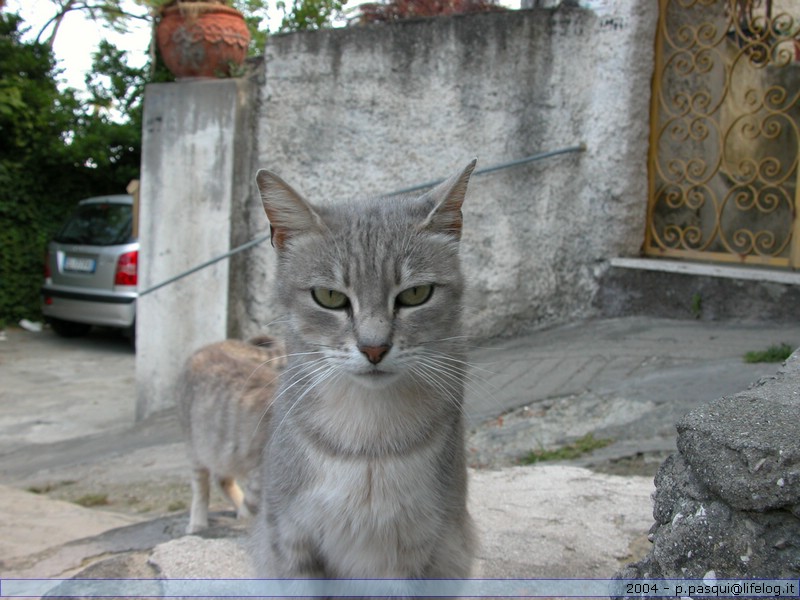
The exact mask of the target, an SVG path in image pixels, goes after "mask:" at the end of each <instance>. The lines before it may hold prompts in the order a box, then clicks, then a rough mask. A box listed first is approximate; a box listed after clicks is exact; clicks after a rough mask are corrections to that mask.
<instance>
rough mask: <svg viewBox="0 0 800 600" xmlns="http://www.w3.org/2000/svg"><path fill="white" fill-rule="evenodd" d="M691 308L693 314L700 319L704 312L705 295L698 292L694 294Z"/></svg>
mask: <svg viewBox="0 0 800 600" xmlns="http://www.w3.org/2000/svg"><path fill="white" fill-rule="evenodd" d="M689 310H690V311H691V313H692V316H693V317H694V318H695V319H699V318H700V317H701V316H702V314H703V297H702V296H701V295H700V294H698V293H695V294H692V302H691V304H690V306H689Z"/></svg>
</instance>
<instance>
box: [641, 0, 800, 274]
mask: <svg viewBox="0 0 800 600" xmlns="http://www.w3.org/2000/svg"><path fill="white" fill-rule="evenodd" d="M659 10H660V14H659V26H658V33H657V39H656V73H655V77H654V83H653V100H652V110H651V122H652V124H651V144H650V146H651V149H650V195H649V203H648V223H647V234H646V241H645V252H646V253H647V254H649V255H655V256H673V257H682V258H691V259H701V260H717V261H725V262H743V263H754V264H766V265H772V266H780V267H795V268H796V267H800V219H798V217H797V215H798V208H799V207H800V195H799V194H800V192H799V191H798V174H799V173H800V168H798V167H799V163H800V158H799V157H800V1H797V0H659Z"/></svg>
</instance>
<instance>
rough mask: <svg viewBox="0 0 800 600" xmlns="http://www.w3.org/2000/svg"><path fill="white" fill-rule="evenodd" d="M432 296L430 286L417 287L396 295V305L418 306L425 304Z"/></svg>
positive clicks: (431, 287)
mask: <svg viewBox="0 0 800 600" xmlns="http://www.w3.org/2000/svg"><path fill="white" fill-rule="evenodd" d="M431 294H433V286H432V285H418V286H415V287H410V288H408V289H407V290H403V291H402V292H400V293H399V294H397V304H398V305H400V306H419V305H420V304H425V303H426V302H427V301H428V300H429V299H430V297H431Z"/></svg>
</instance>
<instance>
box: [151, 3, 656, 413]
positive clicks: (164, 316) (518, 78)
mask: <svg viewBox="0 0 800 600" xmlns="http://www.w3.org/2000/svg"><path fill="white" fill-rule="evenodd" d="M656 18H657V7H656V6H655V4H654V3H653V2H651V1H650V0H633V1H629V0H608V1H607V2H605V4H604V11H603V13H602V14H598V13H596V12H594V11H592V10H586V9H579V8H568V7H564V6H562V7H560V8H557V9H552V10H544V9H538V10H529V11H515V12H508V13H493V14H483V15H472V16H461V17H451V18H437V19H426V20H420V21H413V22H405V23H399V24H396V25H392V26H374V27H363V28H352V29H339V30H329V31H322V32H314V33H303V34H292V35H285V36H272V37H271V38H270V40H269V42H268V45H267V48H266V57H265V61H264V63H263V65H262V66H261V68H260V70H259V72H258V73H257V74H256V76H254V77H252V78H250V79H247V80H239V81H195V82H181V83H175V84H166V85H156V86H151V87H150V88H149V89H148V90H147V94H146V103H145V126H144V140H143V165H142V217H141V232H142V233H141V235H142V238H141V239H142V243H143V249H142V255H141V267H140V268H141V274H140V288H141V289H144V288H146V287H148V286H150V285H152V284H154V283H157V282H159V281H161V280H163V279H166V278H168V277H170V276H172V275H174V274H176V273H179V272H181V271H183V270H184V269H187V268H189V267H192V266H194V265H196V264H198V263H200V262H203V261H204V260H207V259H209V258H211V257H213V256H215V255H218V254H222V253H224V252H226V251H227V250H228V249H229V248H231V247H233V246H236V245H238V244H240V243H243V242H245V241H248V240H250V239H253V238H254V237H256V236H259V235H263V234H264V233H265V232H266V231H267V227H268V224H267V220H266V217H265V216H264V213H263V210H262V208H261V202H260V200H259V198H258V194H257V190H256V188H255V185H254V183H253V181H254V176H255V172H256V170H257V169H258V168H260V167H267V168H270V169H272V170H275V171H277V172H278V173H280V174H281V175H282V176H283V177H284V178H285V179H287V180H288V181H289V182H290V183H292V184H293V185H295V187H297V188H298V190H300V191H301V192H302V193H304V194H305V195H306V196H307V197H308V198H309V199H311V200H312V201H315V202H322V203H324V202H335V201H336V200H337V199H341V198H344V197H350V196H360V195H379V194H382V193H387V192H390V191H393V190H396V189H398V188H402V187H405V186H408V185H413V184H417V183H421V182H424V181H429V180H432V179H437V178H441V177H445V176H448V175H449V174H451V173H452V172H453V171H455V170H456V169H460V168H461V167H463V165H464V164H466V162H467V161H468V160H470V159H471V158H472V157H474V156H476V155H477V156H478V157H479V160H480V163H479V166H489V165H492V164H496V163H500V162H505V161H508V160H513V159H517V158H521V157H523V156H527V155H530V154H533V153H536V152H540V151H543V150H552V149H556V148H561V147H565V146H573V145H576V144H577V143H579V142H584V143H585V144H586V147H587V151H586V152H584V153H581V154H573V155H566V156H561V157H558V158H554V159H550V160H547V161H545V162H540V163H536V164H533V165H528V166H525V167H521V168H515V169H512V170H507V171H503V172H499V173H495V174H492V175H488V176H485V177H477V178H475V179H474V180H473V183H472V184H471V190H470V193H469V197H468V199H467V203H466V206H465V230H464V237H463V244H462V249H463V258H464V260H463V263H464V269H465V272H466V277H467V281H468V283H469V288H468V293H467V298H466V302H467V310H466V313H465V315H466V317H465V318H466V322H467V327H468V331H469V333H470V334H471V335H473V336H476V337H489V336H495V335H504V334H513V333H517V332H520V331H523V330H526V329H532V328H534V327H536V326H540V325H543V324H549V323H554V322H558V321H564V320H567V319H571V318H576V317H580V316H584V315H586V314H589V313H590V312H591V311H592V310H593V309H592V297H593V296H594V295H595V294H596V292H597V289H598V280H599V278H600V277H601V275H602V274H603V272H604V271H605V270H606V268H607V262H608V260H609V259H611V258H613V257H616V256H629V255H634V254H636V253H637V251H638V248H639V246H640V244H641V241H642V235H643V234H642V232H643V231H644V217H645V210H646V187H647V165H646V156H647V143H648V142H647V140H648V114H649V98H650V77H651V74H652V62H653V57H652V49H653V36H654V32H655V23H656ZM274 268H275V255H274V253H273V252H272V249H271V248H270V246H269V244H262V245H261V246H259V247H257V248H255V249H253V250H251V251H249V252H248V253H247V254H245V255H241V256H239V257H236V258H234V259H233V260H231V261H230V262H229V263H226V262H222V263H218V264H217V265H216V266H214V267H211V268H210V269H208V270H206V271H204V272H201V273H199V274H196V275H193V276H192V277H191V278H189V279H187V280H184V281H182V282H179V283H177V284H174V285H172V286H169V287H167V288H164V289H162V290H159V291H157V292H155V293H154V294H153V295H152V296H147V297H144V298H142V299H141V300H140V302H139V304H138V308H139V321H138V327H137V332H138V340H139V342H138V345H139V350H138V357H137V375H136V379H137V385H138V390H139V406H138V410H137V415H139V417H142V416H146V415H148V414H150V413H153V412H156V411H158V410H161V409H163V408H166V407H168V406H170V405H171V404H172V399H171V397H170V393H171V386H172V382H173V381H174V380H175V377H176V376H177V373H178V370H179V368H180V366H181V365H182V363H183V361H184V360H185V359H186V357H187V356H188V355H189V354H190V353H191V352H192V351H194V350H195V349H196V348H198V347H199V346H201V345H203V344H205V343H207V342H210V341H212V340H217V339H220V338H223V337H226V336H228V337H233V336H235V337H246V336H249V335H252V334H255V333H258V332H261V331H264V330H265V329H270V328H272V327H273V324H274V323H276V322H279V321H280V318H281V315H280V314H279V313H278V312H277V311H276V309H275V308H273V305H272V302H271V300H272V289H271V287H272V282H273V281H274Z"/></svg>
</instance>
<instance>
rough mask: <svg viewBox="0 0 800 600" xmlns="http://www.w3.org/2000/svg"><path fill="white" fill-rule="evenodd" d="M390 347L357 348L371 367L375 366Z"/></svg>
mask: <svg viewBox="0 0 800 600" xmlns="http://www.w3.org/2000/svg"><path fill="white" fill-rule="evenodd" d="M390 348H391V346H359V347H358V349H359V350H360V351H361V353H362V354H363V355H364V356H366V357H367V360H368V361H369V362H371V363H372V364H373V365H377V364H378V363H379V362H381V361H382V360H383V357H384V356H386V353H387V352H389V349H390Z"/></svg>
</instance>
